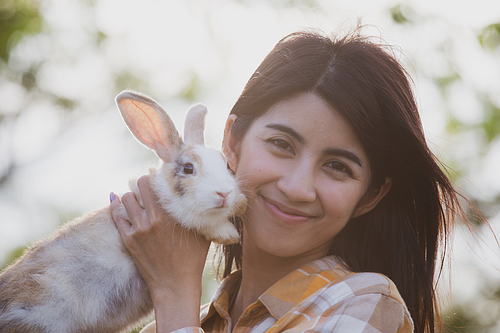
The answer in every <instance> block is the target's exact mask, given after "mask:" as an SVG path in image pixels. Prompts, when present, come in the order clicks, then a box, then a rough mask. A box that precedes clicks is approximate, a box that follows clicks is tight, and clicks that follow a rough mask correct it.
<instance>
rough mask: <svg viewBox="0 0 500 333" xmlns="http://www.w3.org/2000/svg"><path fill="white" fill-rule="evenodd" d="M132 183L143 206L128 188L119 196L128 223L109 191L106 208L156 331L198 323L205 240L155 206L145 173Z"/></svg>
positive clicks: (117, 202) (208, 244)
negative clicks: (145, 292)
mask: <svg viewBox="0 0 500 333" xmlns="http://www.w3.org/2000/svg"><path fill="white" fill-rule="evenodd" d="M137 184H138V187H139V191H140V193H141V198H142V201H143V203H144V208H143V207H141V206H140V205H139V203H138V202H137V200H136V198H135V195H134V194H133V193H132V192H128V193H125V194H124V195H123V197H122V201H123V204H124V206H125V209H126V211H127V213H128V215H129V217H130V221H127V220H125V219H124V218H123V217H122V216H121V215H120V214H119V209H118V207H119V203H120V199H119V198H118V197H116V196H114V195H112V197H113V196H114V197H115V198H114V200H112V201H111V206H110V208H111V215H112V217H113V220H114V221H115V224H116V227H117V228H118V231H119V233H120V235H121V238H122V240H123V243H124V244H125V247H126V248H127V249H128V251H129V252H130V254H131V255H132V258H133V259H134V262H135V264H136V266H137V268H138V270H139V272H140V273H141V276H142V278H143V279H144V281H145V282H146V285H147V286H148V289H149V292H150V294H151V298H152V300H153V304H154V308H155V314H156V332H163V331H165V332H167V331H172V330H175V329H178V328H182V327H188V326H199V311H200V298H201V278H202V275H203V268H204V265H205V260H206V256H207V253H208V248H209V246H210V242H209V241H207V240H206V239H205V238H204V237H203V236H201V235H198V234H196V233H195V232H194V231H191V230H187V229H185V228H183V227H181V226H180V225H179V224H177V223H175V221H174V220H173V218H172V217H170V216H169V215H168V214H167V213H166V212H165V211H164V210H163V209H162V208H161V206H160V205H159V204H158V201H157V199H156V196H155V194H154V193H153V191H152V190H151V187H150V185H149V178H148V176H143V177H141V178H140V179H139V180H138V182H137ZM193 204H196V203H193Z"/></svg>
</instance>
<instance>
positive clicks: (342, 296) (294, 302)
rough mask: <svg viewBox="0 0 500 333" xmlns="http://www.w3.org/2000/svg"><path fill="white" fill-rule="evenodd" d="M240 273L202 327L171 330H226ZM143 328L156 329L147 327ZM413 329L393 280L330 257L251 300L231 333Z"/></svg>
mask: <svg viewBox="0 0 500 333" xmlns="http://www.w3.org/2000/svg"><path fill="white" fill-rule="evenodd" d="M240 279H241V272H235V273H233V274H231V275H230V276H229V277H227V278H226V279H224V280H223V281H222V283H221V285H220V287H219V289H218V291H217V293H216V294H215V296H214V298H213V300H212V302H211V303H210V304H209V305H208V306H205V307H204V308H202V311H201V323H202V324H201V328H199V327H189V328H184V329H182V330H178V331H175V333H195V332H196V333H203V332H213V333H229V332H230V328H231V325H232V323H231V318H230V316H229V313H228V304H229V299H230V296H231V295H232V294H233V292H235V289H236V288H237V285H238V282H239V280H240ZM146 329H148V328H145V329H144V330H143V331H142V332H143V333H146V332H154V324H153V325H151V329H153V330H146ZM260 332H266V333H276V332H350V333H351V332H353V333H356V332H384V333H385V332H398V333H403V332H404V333H406V332H413V323H412V320H411V317H410V314H409V312H408V310H407V308H406V306H405V304H404V302H403V300H402V298H401V296H400V295H399V293H398V291H397V289H396V286H395V285H394V283H393V282H392V281H391V280H389V279H388V278H387V277H385V276H384V275H381V274H376V273H352V272H350V271H348V270H346V269H345V268H343V267H342V266H341V265H340V263H339V261H338V259H337V258H335V257H333V256H330V257H325V258H322V259H319V260H315V261H313V262H311V263H309V264H307V265H305V266H303V267H301V268H299V269H297V270H295V271H293V272H291V273H290V274H288V275H287V276H285V277H284V278H283V279H281V280H280V281H278V282H277V283H276V284H275V285H273V286H272V287H271V288H269V289H268V290H267V291H266V292H265V293H264V294H262V295H261V296H260V297H259V299H258V300H257V301H256V302H255V303H253V304H251V305H250V306H249V307H248V308H247V309H246V310H245V312H244V313H243V314H242V316H241V317H240V319H239V321H238V323H237V324H236V326H235V327H234V329H233V333H260Z"/></svg>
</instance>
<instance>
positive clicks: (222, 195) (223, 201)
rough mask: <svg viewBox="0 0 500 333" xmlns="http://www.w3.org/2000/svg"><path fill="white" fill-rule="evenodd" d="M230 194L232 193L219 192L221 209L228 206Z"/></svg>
mask: <svg viewBox="0 0 500 333" xmlns="http://www.w3.org/2000/svg"><path fill="white" fill-rule="evenodd" d="M230 193H231V192H217V195H218V196H219V202H218V204H219V205H218V206H219V207H224V206H225V205H226V202H227V197H228V196H229V194H230Z"/></svg>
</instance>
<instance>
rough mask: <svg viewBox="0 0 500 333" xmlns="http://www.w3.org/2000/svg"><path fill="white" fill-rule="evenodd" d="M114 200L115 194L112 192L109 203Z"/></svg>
mask: <svg viewBox="0 0 500 333" xmlns="http://www.w3.org/2000/svg"><path fill="white" fill-rule="evenodd" d="M113 200H115V194H114V193H113V192H111V193H110V194H109V202H113Z"/></svg>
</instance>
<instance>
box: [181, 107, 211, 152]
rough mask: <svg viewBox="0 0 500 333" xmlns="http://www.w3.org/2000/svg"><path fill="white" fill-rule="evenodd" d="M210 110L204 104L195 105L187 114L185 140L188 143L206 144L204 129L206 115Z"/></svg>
mask: <svg viewBox="0 0 500 333" xmlns="http://www.w3.org/2000/svg"><path fill="white" fill-rule="evenodd" d="M207 112H208V110H207V107H206V106H205V105H203V104H195V105H193V106H192V107H191V108H190V109H189V110H188V112H187V114H186V120H185V121H184V142H185V143H187V144H197V145H202V146H203V145H204V144H205V139H204V138H203V130H204V129H205V116H206V114H207Z"/></svg>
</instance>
